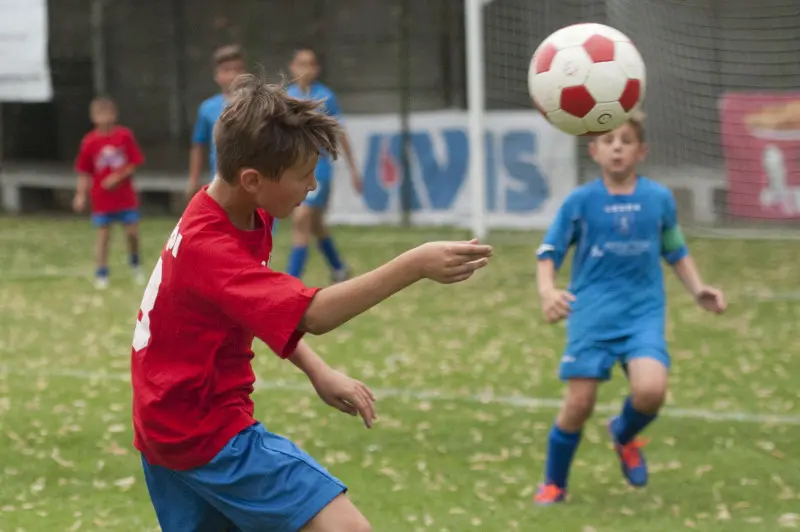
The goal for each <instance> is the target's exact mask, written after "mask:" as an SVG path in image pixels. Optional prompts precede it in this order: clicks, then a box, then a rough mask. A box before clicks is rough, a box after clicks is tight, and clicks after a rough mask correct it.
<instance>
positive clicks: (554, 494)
mask: <svg viewBox="0 0 800 532" xmlns="http://www.w3.org/2000/svg"><path fill="white" fill-rule="evenodd" d="M566 498H567V490H565V489H564V488H559V487H558V486H556V485H555V484H541V485H540V486H539V489H538V490H537V491H536V495H534V496H533V503H534V504H537V505H539V506H549V505H551V504H556V503H559V502H564V501H565V500H566Z"/></svg>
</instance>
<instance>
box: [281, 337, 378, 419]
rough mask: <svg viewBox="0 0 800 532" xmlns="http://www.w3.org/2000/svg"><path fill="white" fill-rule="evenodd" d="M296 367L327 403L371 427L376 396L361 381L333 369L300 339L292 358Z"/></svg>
mask: <svg viewBox="0 0 800 532" xmlns="http://www.w3.org/2000/svg"><path fill="white" fill-rule="evenodd" d="M289 360H290V361H291V363H292V364H294V365H295V366H297V368H298V369H300V370H301V371H302V372H303V373H305V374H306V375H307V376H308V380H310V381H311V384H312V385H313V386H314V389H315V390H316V391H317V394H318V395H319V396H320V399H322V400H323V401H324V402H325V403H326V404H328V405H330V406H332V407H334V408H337V409H339V410H341V411H342V412H344V413H345V414H350V415H351V416H357V415H360V416H361V419H363V420H364V425H365V426H366V427H367V428H371V427H372V423H373V422H374V421H375V419H376V416H375V396H374V395H373V394H372V391H371V390H370V389H369V388H367V386H366V385H365V384H364V383H363V382H360V381H357V380H355V379H352V378H350V377H348V376H347V375H345V374H343V373H340V372H338V371H336V370H335V369H333V368H331V367H330V366H329V365H328V364H327V363H325V361H324V360H322V359H321V358H320V357H319V355H317V354H316V353H315V352H314V350H313V349H311V347H310V346H309V345H308V344H307V343H306V342H304V341H303V340H300V342H299V343H298V344H297V349H296V350H295V352H294V354H292V355H291V356H290V357H289Z"/></svg>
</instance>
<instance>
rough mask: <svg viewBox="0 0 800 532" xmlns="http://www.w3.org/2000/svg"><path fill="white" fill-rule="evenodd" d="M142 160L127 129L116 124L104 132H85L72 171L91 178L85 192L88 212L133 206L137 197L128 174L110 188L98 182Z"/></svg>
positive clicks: (120, 209)
mask: <svg viewBox="0 0 800 532" xmlns="http://www.w3.org/2000/svg"><path fill="white" fill-rule="evenodd" d="M143 162H144V156H143V155H142V150H141V149H139V145H138V144H137V143H136V138H135V137H134V136H133V132H131V130H130V129H128V128H125V127H122V126H116V127H114V129H112V130H111V131H109V132H108V133H101V132H99V131H97V130H94V131H90V132H89V133H87V134H86V136H85V137H83V141H81V148H80V151H79V152H78V157H77V159H76V160H75V171H76V172H78V173H81V174H89V175H90V176H91V178H92V186H91V189H90V192H89V199H90V200H91V204H92V213H95V214H101V213H102V214H105V213H110V212H119V211H125V210H130V209H135V208H137V207H138V205H139V201H138V199H137V197H136V191H135V190H134V189H133V182H132V180H131V178H130V177H128V178H126V179H124V180H123V181H122V182H121V183H120V184H119V185H117V186H116V187H114V188H113V189H110V190H106V189H104V188H103V187H102V183H103V180H104V179H105V178H106V177H108V176H109V175H111V174H113V173H114V172H117V171H119V170H121V169H122V168H124V167H125V166H128V165H130V164H133V165H135V166H139V165H141V164H142V163H143Z"/></svg>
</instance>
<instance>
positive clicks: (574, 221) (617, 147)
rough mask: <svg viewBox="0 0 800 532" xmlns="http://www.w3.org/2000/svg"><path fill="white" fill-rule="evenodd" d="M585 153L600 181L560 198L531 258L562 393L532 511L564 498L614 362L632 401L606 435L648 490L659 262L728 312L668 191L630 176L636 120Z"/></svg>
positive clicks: (657, 374) (636, 157) (662, 351)
mask: <svg viewBox="0 0 800 532" xmlns="http://www.w3.org/2000/svg"><path fill="white" fill-rule="evenodd" d="M589 149H590V153H591V155H592V157H593V159H594V160H595V162H597V164H598V165H599V166H600V168H601V170H602V177H600V178H599V179H596V180H594V181H592V182H590V183H587V184H585V185H583V186H581V187H579V188H577V189H576V190H574V191H573V192H572V193H571V194H570V195H569V196H568V197H567V199H566V200H565V201H564V204H563V205H562V206H561V209H560V210H559V212H558V214H557V216H556V218H555V220H554V222H553V224H552V226H551V227H550V229H549V230H548V232H547V235H546V236H545V238H544V242H543V244H542V245H541V246H540V247H539V250H538V252H537V255H538V270H537V276H538V285H539V293H540V295H541V298H542V306H543V310H544V314H545V316H546V318H547V320H548V321H549V322H550V323H555V322H557V321H559V320H561V319H565V318H566V319H567V346H566V349H565V351H564V354H563V357H562V359H561V370H560V376H561V379H562V380H565V381H566V382H567V393H566V396H565V400H564V404H563V406H562V408H561V411H560V412H559V414H558V417H557V418H556V421H555V424H554V425H553V428H552V430H551V432H550V438H549V442H548V448H547V463H546V466H545V475H544V476H545V480H544V483H543V484H542V485H541V486H540V487H539V490H538V492H537V494H536V495H535V497H534V502H536V503H537V504H551V503H556V502H561V501H563V500H564V499H565V496H566V489H567V476H568V474H569V468H570V464H571V463H572V458H573V456H574V455H575V450H576V449H577V447H578V443H579V442H580V438H581V430H582V428H583V425H584V423H585V422H586V420H587V419H588V418H589V416H590V415H591V413H592V409H593V407H594V404H595V400H596V397H597V389H598V386H599V384H600V383H601V382H602V381H606V380H608V379H609V378H610V376H611V370H612V368H613V366H614V365H615V364H616V363H617V362H619V363H620V364H622V366H623V368H625V372H626V373H627V376H628V381H629V386H630V395H629V396H628V397H627V398H626V399H625V402H624V405H623V407H622V412H621V414H620V415H619V416H617V417H615V418H613V419H612V420H611V421H610V422H609V424H608V430H609V434H610V437H611V440H612V443H613V445H614V448H615V449H616V452H617V455H618V457H619V460H620V464H621V467H622V472H623V474H624V475H625V477H626V478H627V480H628V482H629V483H630V484H631V485H633V486H644V485H645V484H646V483H647V465H646V463H645V460H644V455H643V453H642V451H641V446H642V443H641V441H640V440H637V438H636V436H637V435H638V434H639V433H640V432H641V431H642V430H644V428H645V427H647V426H648V425H649V424H650V423H651V422H652V421H653V420H654V419H655V418H656V415H657V413H658V411H659V409H660V408H661V405H662V404H663V402H664V398H665V395H666V391H667V375H668V370H669V364H670V360H669V354H668V352H667V346H666V341H665V338H664V321H665V318H666V302H665V294H664V287H663V282H664V281H663V274H662V268H661V263H660V260H661V258H663V259H664V260H666V262H667V263H669V264H670V265H671V266H672V267H673V269H674V270H675V273H676V274H677V276H678V277H679V278H680V280H681V281H682V282H683V284H684V285H685V286H686V289H687V290H688V291H689V293H691V294H692V296H694V298H695V300H696V301H697V303H698V304H699V305H700V306H701V307H702V308H704V309H706V310H709V311H711V312H716V313H720V312H722V311H723V310H724V309H725V300H724V298H723V295H722V293H721V292H720V291H719V290H716V289H714V288H711V287H708V286H706V285H705V284H703V281H702V280H701V278H700V274H699V273H698V271H697V268H696V267H695V265H694V262H693V261H692V259H691V257H690V256H689V252H688V250H687V247H686V244H685V242H684V239H683V236H682V234H681V230H680V227H679V225H678V221H677V214H676V207H675V199H674V198H673V196H672V193H671V192H670V191H669V189H667V188H666V187H664V186H662V185H660V184H658V183H656V182H655V181H651V180H649V179H647V178H644V177H641V176H639V175H638V174H637V173H636V165H637V163H639V162H641V161H642V160H643V159H644V157H645V155H646V152H647V147H646V145H645V143H644V128H643V126H642V123H641V120H640V119H637V120H633V121H631V122H629V123H626V124H624V125H623V126H622V127H620V128H618V129H616V130H615V131H612V132H610V133H607V134H605V135H602V136H600V137H598V138H595V139H593V140H592V142H591V143H590V148H589ZM570 247H574V248H575V250H574V257H573V266H572V279H571V281H570V285H569V289H568V290H566V291H565V290H559V289H557V288H556V285H555V277H556V272H557V271H558V269H559V268H560V267H561V264H562V262H563V260H564V258H565V256H566V254H567V251H568V249H569V248H570Z"/></svg>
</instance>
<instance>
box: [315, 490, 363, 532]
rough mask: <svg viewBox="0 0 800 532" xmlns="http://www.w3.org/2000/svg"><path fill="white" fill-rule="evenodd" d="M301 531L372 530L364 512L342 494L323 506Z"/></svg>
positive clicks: (338, 531) (353, 531)
mask: <svg viewBox="0 0 800 532" xmlns="http://www.w3.org/2000/svg"><path fill="white" fill-rule="evenodd" d="M301 532H372V525H371V524H370V523H369V521H368V520H367V518H366V517H364V514H362V513H361V512H360V511H359V510H358V508H356V507H355V505H354V504H353V503H352V502H350V500H349V499H348V498H347V497H346V496H344V495H342V496H339V497H337V498H336V499H334V500H333V501H331V503H330V504H329V505H328V506H326V507H325V508H323V509H322V511H320V512H319V513H318V514H317V515H316V516H315V517H314V518H313V519H312V520H311V522H310V523H308V524H307V525H306V526H305V527H303V529H302V531H301Z"/></svg>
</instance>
